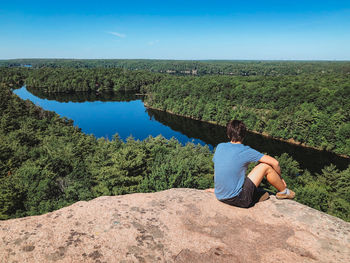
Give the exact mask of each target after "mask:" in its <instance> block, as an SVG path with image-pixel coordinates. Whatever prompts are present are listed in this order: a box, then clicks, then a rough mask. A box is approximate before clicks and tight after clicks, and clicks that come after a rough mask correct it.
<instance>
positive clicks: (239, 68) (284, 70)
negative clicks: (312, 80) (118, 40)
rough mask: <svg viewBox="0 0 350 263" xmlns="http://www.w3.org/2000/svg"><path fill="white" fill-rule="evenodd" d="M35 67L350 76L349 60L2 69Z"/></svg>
mask: <svg viewBox="0 0 350 263" xmlns="http://www.w3.org/2000/svg"><path fill="white" fill-rule="evenodd" d="M1 66H4V67H33V68H44V67H51V68H67V67H69V68H123V69H129V70H148V71H151V72H160V73H169V74H175V75H206V74H216V75H217V74H221V75H234V76H254V75H259V76H281V75H299V74H305V73H306V74H315V73H317V74H328V73H345V74H349V73H350V62H349V61H343V62H342V61H337V62H334V61H333V62H332V61H249V60H248V61H246V60H241V61H232V60H196V61H190V60H151V59H11V60H0V67H1Z"/></svg>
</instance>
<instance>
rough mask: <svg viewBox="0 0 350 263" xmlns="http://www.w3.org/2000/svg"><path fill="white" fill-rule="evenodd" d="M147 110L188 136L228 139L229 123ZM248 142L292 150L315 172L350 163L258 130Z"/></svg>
mask: <svg viewBox="0 0 350 263" xmlns="http://www.w3.org/2000/svg"><path fill="white" fill-rule="evenodd" d="M147 112H148V114H149V116H150V117H151V118H154V119H155V120H157V121H159V122H161V123H163V124H164V125H166V126H169V127H170V128H171V129H173V130H176V131H179V132H181V133H183V134H185V135H186V136H189V137H193V138H198V139H200V140H202V141H204V142H206V143H207V144H210V145H211V146H214V147H215V146H216V145H217V144H218V143H220V142H227V141H228V139H227V137H226V133H225V131H226V129H225V127H222V126H218V125H214V124H210V123H206V122H201V121H196V120H192V119H190V118H185V117H181V116H177V115H173V114H169V113H166V112H164V111H159V110H154V109H147ZM244 143H245V144H247V145H249V146H250V147H253V148H254V149H257V150H258V151H261V152H264V153H268V154H269V155H272V156H275V155H281V154H282V153H288V154H289V155H290V156H292V157H293V158H294V159H295V160H296V161H297V162H299V164H300V166H301V167H302V168H304V169H308V170H309V171H312V172H321V169H322V168H323V167H324V166H326V165H330V164H332V163H333V164H334V165H336V166H337V167H338V169H341V170H343V169H346V168H347V166H348V165H349V164H350V160H349V159H347V158H343V157H340V156H338V155H336V154H334V153H331V152H326V151H318V150H315V149H311V148H305V147H302V146H298V145H294V144H290V143H286V142H283V141H280V140H275V139H272V138H267V137H265V136H262V135H259V134H255V133H247V136H246V138H245V141H244Z"/></svg>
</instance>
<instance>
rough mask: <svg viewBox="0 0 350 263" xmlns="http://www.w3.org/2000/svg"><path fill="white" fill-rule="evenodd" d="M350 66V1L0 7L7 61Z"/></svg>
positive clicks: (0, 45)
mask: <svg viewBox="0 0 350 263" xmlns="http://www.w3.org/2000/svg"><path fill="white" fill-rule="evenodd" d="M11 58H150V59H265V60H276V59H278V60H279V59H282V60H289V59H292V60H350V1H307V0H304V1H301V0H300V1H299V0H294V1H286V0H280V1H255V0H251V1H213V0H212V1H206V0H202V1H191V0H187V1H182V0H181V1H178V0H172V1H166V0H163V1H151V0H149V1H104V0H100V1H88V0H85V1H80V0H78V1H74V0H71V1H65V0H60V1H54V0H52V1H48V0H46V1H28V0H27V1H16V0H11V1H8V0H0V59H11Z"/></svg>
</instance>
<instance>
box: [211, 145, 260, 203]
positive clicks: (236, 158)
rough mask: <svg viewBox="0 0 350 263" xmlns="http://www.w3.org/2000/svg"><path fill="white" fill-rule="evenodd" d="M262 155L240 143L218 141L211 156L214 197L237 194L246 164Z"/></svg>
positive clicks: (240, 188)
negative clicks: (213, 171) (213, 173)
mask: <svg viewBox="0 0 350 263" xmlns="http://www.w3.org/2000/svg"><path fill="white" fill-rule="evenodd" d="M262 156H264V155H263V154H262V153H260V152H258V151H256V150H254V149H252V148H250V147H249V146H246V145H243V144H241V143H231V142H227V143H220V144H219V145H218V146H217V148H216V151H215V154H214V157H213V162H214V170H215V176H214V182H215V195H216V197H217V198H218V199H219V200H223V199H228V198H232V197H234V196H237V195H238V194H239V193H240V192H241V190H242V185H243V183H244V179H245V173H246V170H247V166H248V164H249V163H250V162H257V161H259V160H260V159H261V157H262Z"/></svg>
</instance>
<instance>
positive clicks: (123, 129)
mask: <svg viewBox="0 0 350 263" xmlns="http://www.w3.org/2000/svg"><path fill="white" fill-rule="evenodd" d="M14 93H15V94H17V95H18V96H19V97H20V98H22V99H24V100H26V99H28V100H30V101H32V102H33V103H34V104H36V105H38V106H40V107H42V108H43V109H45V110H50V111H55V112H56V113H57V114H59V115H60V116H61V117H67V118H69V119H72V120H74V125H76V126H78V127H79V128H81V129H82V131H83V132H84V133H86V134H93V135H94V136H95V137H97V138H99V137H104V138H108V139H112V138H113V135H115V134H116V133H118V134H119V136H120V138H121V139H123V140H124V141H125V140H126V139H127V138H128V137H129V136H133V137H134V138H135V139H138V140H143V139H145V138H147V137H149V136H150V135H151V136H153V137H155V136H157V135H162V136H163V137H165V138H167V139H171V138H175V139H177V140H178V141H179V142H181V143H182V144H186V143H187V142H193V143H195V144H197V143H199V144H201V145H206V143H204V142H203V141H201V140H199V139H195V138H191V137H187V136H186V135H184V134H182V133H181V132H179V131H174V130H172V129H171V128H170V127H168V126H165V125H163V124H162V123H160V122H158V121H156V120H155V119H154V118H151V117H149V115H148V114H147V111H146V108H145V106H144V105H143V102H142V101H141V100H133V101H129V102H116V101H108V102H104V101H94V102H88V101H86V102H57V101H54V100H47V99H41V98H38V97H36V96H34V95H33V94H31V93H30V92H29V91H27V89H26V88H25V87H22V88H20V89H17V90H15V91H14ZM210 148H212V147H210Z"/></svg>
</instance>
